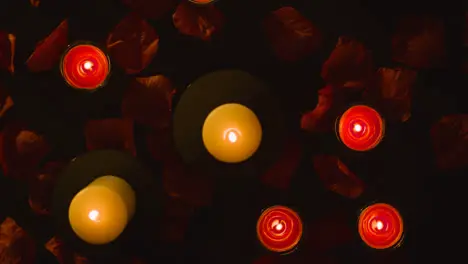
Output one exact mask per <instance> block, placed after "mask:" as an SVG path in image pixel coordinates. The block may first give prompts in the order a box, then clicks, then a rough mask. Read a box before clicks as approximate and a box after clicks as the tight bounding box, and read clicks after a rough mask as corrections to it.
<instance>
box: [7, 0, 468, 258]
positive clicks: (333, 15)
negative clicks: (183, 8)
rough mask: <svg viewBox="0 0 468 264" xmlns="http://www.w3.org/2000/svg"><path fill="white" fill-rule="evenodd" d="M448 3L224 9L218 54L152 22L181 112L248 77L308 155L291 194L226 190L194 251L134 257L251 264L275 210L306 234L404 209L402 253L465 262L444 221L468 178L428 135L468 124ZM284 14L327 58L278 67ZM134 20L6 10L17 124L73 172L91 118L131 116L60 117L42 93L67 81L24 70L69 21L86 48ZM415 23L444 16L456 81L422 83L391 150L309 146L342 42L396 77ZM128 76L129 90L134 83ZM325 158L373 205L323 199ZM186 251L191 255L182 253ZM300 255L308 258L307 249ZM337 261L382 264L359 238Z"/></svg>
mask: <svg viewBox="0 0 468 264" xmlns="http://www.w3.org/2000/svg"><path fill="white" fill-rule="evenodd" d="M446 2H447V3H449V2H450V4H451V6H448V4H447V3H444V2H438V1H434V3H432V2H430V1H400V0H398V1H367V0H366V1H364V0H344V1H339V0H320V1H318V0H315V1H299V0H297V1H292V0H291V1H286V0H284V1H276V0H269V1H266V0H256V1H254V0H237V1H235V0H220V1H219V2H218V3H217V7H218V8H219V9H220V10H221V11H222V12H223V14H224V15H225V18H226V21H227V24H226V27H225V28H224V30H223V32H221V34H220V35H219V36H216V37H215V38H214V39H213V41H211V42H208V43H207V42H202V41H199V40H195V39H193V38H190V37H186V36H182V35H181V34H179V33H178V32H177V30H176V29H175V28H174V26H173V25H172V20H171V14H169V15H168V16H167V17H166V18H163V19H160V20H158V21H149V22H150V24H151V25H153V26H154V27H155V28H156V30H157V32H158V34H159V35H160V39H161V41H160V50H159V51H158V55H157V56H156V58H155V59H154V60H153V61H152V63H151V64H150V65H149V67H147V68H146V69H145V70H144V71H143V72H141V73H139V74H138V76H152V75H156V74H164V75H165V76H168V77H169V78H170V79H171V80H172V81H173V82H174V83H175V85H176V87H177V89H178V93H177V94H176V96H175V99H174V101H175V102H174V103H177V98H178V96H180V94H181V93H182V92H183V90H184V87H186V85H187V84H189V83H190V82H192V81H193V80H194V79H196V78H197V77H198V76H200V75H202V74H203V73H206V72H209V71H212V70H215V69H221V68H239V69H243V70H246V71H248V72H250V73H252V74H255V75H257V76H259V77H261V78H263V79H264V80H265V81H266V82H267V83H269V84H270V85H271V87H272V92H273V93H275V94H276V95H277V96H278V97H279V98H281V99H282V101H281V103H282V106H283V110H284V112H285V113H286V114H287V120H288V129H289V132H290V135H291V136H299V137H300V138H301V140H303V141H302V142H303V144H302V146H303V149H304V155H303V158H302V159H303V162H302V165H301V166H300V167H299V168H298V170H297V172H296V173H295V175H294V177H293V179H292V187H291V188H290V189H289V190H288V192H286V193H284V192H278V191H277V190H272V189H270V188H268V187H266V186H263V185H262V184H261V183H260V182H259V181H257V180H255V179H252V180H251V181H250V182H248V183H246V182H238V183H236V182H234V183H232V184H229V185H230V187H229V188H226V187H225V186H224V188H220V189H219V193H217V195H216V197H215V199H214V201H215V202H214V204H213V205H212V206H211V207H209V208H200V209H197V212H196V213H195V216H194V217H193V218H192V219H191V222H190V225H189V229H188V231H187V235H186V241H184V243H183V245H168V244H164V243H156V242H154V241H152V240H151V242H148V243H145V242H144V241H143V238H144V234H142V241H141V243H137V244H135V245H134V247H135V248H134V249H131V250H130V251H131V252H137V253H138V254H139V255H144V256H145V257H147V258H149V259H153V261H150V263H179V262H180V263H250V262H251V261H252V260H253V259H255V258H257V257H259V256H260V255H261V254H263V253H264V252H262V251H261V250H260V249H259V248H258V245H257V244H256V241H255V235H254V233H253V235H252V232H248V231H246V230H249V226H251V222H252V221H255V219H254V217H255V214H256V213H257V212H258V210H260V209H262V208H263V207H264V206H266V205H269V204H274V203H283V204H287V205H291V206H292V207H294V208H296V209H297V210H298V211H299V212H300V214H301V216H302V217H303V218H304V222H313V221H314V220H315V219H320V218H321V216H322V215H324V214H327V213H329V212H330V211H334V210H338V211H345V212H348V214H347V215H348V216H349V221H348V222H349V225H353V224H355V220H356V212H357V211H358V209H359V208H361V207H362V206H363V205H365V204H367V203H369V202H371V201H373V200H376V199H377V200H385V201H390V202H391V203H394V204H396V205H398V206H399V208H400V209H401V211H402V214H403V215H404V216H405V220H406V221H407V224H408V232H407V236H406V240H405V243H404V245H403V247H401V248H399V249H398V251H400V252H401V251H403V252H405V254H406V255H408V256H409V258H410V259H411V261H412V262H414V263H425V262H426V260H429V261H431V260H433V259H434V258H435V257H436V255H437V256H439V255H440V256H442V255H443V256H444V258H445V257H447V255H445V253H449V254H452V253H456V249H455V247H452V244H456V243H455V242H453V243H451V242H450V240H448V239H449V238H452V236H455V235H452V234H453V232H452V231H450V232H447V231H445V229H444V228H445V225H444V224H443V223H445V221H446V220H444V219H443V216H444V215H445V214H446V211H450V210H451V209H450V208H452V207H455V205H453V201H455V200H459V199H458V198H459V197H456V198H457V199H455V196H456V195H455V193H456V192H455V191H451V192H450V193H451V196H449V192H448V187H450V188H452V190H453V188H455V187H454V186H453V185H454V182H458V181H459V180H458V179H462V176H464V177H466V175H467V174H466V172H464V171H452V172H444V173H442V172H440V171H438V170H437V169H436V167H435V164H434V157H433V153H432V150H431V146H430V142H429V140H430V139H429V128H430V126H431V125H432V124H433V123H434V122H435V121H436V120H437V119H438V118H439V117H440V116H442V115H444V114H449V113H460V112H465V113H466V104H465V101H464V96H463V91H462V90H463V89H462V87H464V88H465V89H466V76H463V75H462V74H461V72H460V71H459V69H460V65H461V62H462V59H463V56H464V55H465V54H464V53H463V50H462V48H461V44H460V43H462V38H461V33H460V32H461V29H462V25H463V23H464V22H463V21H464V11H463V10H464V9H463V6H462V3H461V1H460V2H458V1H446ZM49 3H50V4H49ZM284 5H289V6H293V7H295V8H297V9H298V10H299V11H300V12H301V13H302V14H303V15H305V16H306V17H308V18H309V19H310V20H311V21H312V22H313V23H314V24H316V25H317V26H318V28H320V29H321V30H322V32H323V33H324V35H325V42H326V43H327V45H325V48H324V49H322V50H321V52H320V54H315V55H314V56H312V57H309V58H304V59H303V60H301V61H299V62H297V63H293V64H285V63H282V62H280V61H278V60H277V59H275V57H274V56H273V55H272V53H271V52H270V50H269V49H268V46H267V45H268V43H267V40H266V39H265V38H264V35H263V33H262V32H261V28H260V21H261V20H262V19H263V18H264V17H265V15H266V14H267V13H268V12H270V11H272V10H275V9H277V8H278V7H281V6H284ZM128 12H129V10H127V9H126V8H125V7H124V6H123V5H121V4H119V2H118V1H111V0H81V1H69V0H63V1H58V0H56V1H44V4H43V5H41V7H40V8H39V9H38V8H33V7H31V6H30V5H29V3H28V1H26V0H4V1H3V2H2V3H1V4H0V30H5V31H7V32H11V33H13V34H15V35H16V38H17V47H16V56H15V66H16V73H15V77H14V78H13V77H10V76H7V75H2V79H3V80H4V81H6V82H7V83H9V84H10V85H9V88H10V89H11V91H10V92H11V95H12V97H13V99H14V101H15V110H14V112H13V114H11V116H10V117H9V118H13V119H15V118H23V119H25V120H28V121H29V123H30V124H31V126H33V127H34V128H35V129H36V130H38V131H41V132H42V133H44V135H46V137H48V139H49V140H50V141H51V144H52V145H53V146H55V149H54V152H53V154H52V155H54V156H55V157H54V158H59V159H64V160H66V159H68V158H70V157H74V156H75V155H76V154H77V153H81V152H83V150H84V148H85V146H84V138H83V135H82V134H81V131H82V126H83V123H84V121H85V120H86V119H88V118H90V117H99V118H105V117H113V116H118V115H119V113H120V108H119V107H120V105H119V104H118V103H116V102H113V101H110V102H108V103H107V104H106V105H105V107H100V108H99V109H94V110H84V109H81V108H80V106H79V105H78V104H71V105H73V107H72V108H71V109H68V110H63V111H55V110H57V109H61V108H62V107H66V106H64V105H63V104H60V103H57V102H60V98H52V97H54V96H55V97H57V94H54V95H51V93H43V92H42V91H44V90H41V89H39V86H41V85H42V86H44V87H49V88H45V89H46V90H47V89H49V91H51V90H50V89H51V88H50V87H51V86H52V87H56V86H57V87H58V86H60V85H63V84H62V83H60V78H59V76H58V75H57V72H54V71H51V72H47V73H40V74H33V73H29V72H28V71H27V69H26V67H25V66H24V62H25V61H26V59H27V58H28V57H29V55H30V54H31V53H32V51H33V50H34V48H35V46H36V44H37V42H38V41H40V40H41V39H43V38H45V37H46V36H47V35H48V34H49V33H50V32H51V31H52V30H53V29H54V28H55V27H56V26H57V25H58V24H59V23H60V22H61V21H62V20H63V19H64V18H68V19H69V26H70V30H69V40H70V42H73V41H75V40H84V39H85V40H90V41H96V42H101V41H102V40H105V38H106V37H107V34H108V33H109V31H110V30H111V29H112V28H113V27H114V26H115V25H116V24H117V23H118V22H119V21H120V20H121V19H122V18H123V17H124V16H125V14H126V13H128ZM414 13H434V14H436V15H438V16H442V17H443V18H444V20H445V21H446V32H447V33H448V34H447V43H448V51H449V57H450V64H449V67H448V68H447V69H443V70H439V69H436V70H427V71H420V72H419V73H420V74H419V77H418V83H417V85H416V87H415V89H416V93H415V95H414V98H413V105H414V108H413V114H412V118H411V119H410V121H409V122H406V123H404V124H399V125H393V126H390V127H388V132H387V135H386V140H385V141H384V142H383V143H382V144H381V146H379V148H377V149H376V150H375V151H372V152H369V153H365V154H361V155H356V154H354V153H350V152H349V151H346V150H345V149H344V148H343V147H342V146H340V145H339V144H338V142H337V141H336V139H335V135H305V134H304V133H303V132H301V131H300V125H299V118H300V115H301V114H302V113H304V112H305V111H307V110H311V109H313V108H314V107H315V105H316V102H317V95H316V94H317V90H318V89H319V88H321V87H323V86H324V83H323V81H322V80H321V78H320V68H321V65H322V64H323V62H324V60H325V59H326V58H327V57H328V55H329V54H330V52H331V50H332V49H333V48H334V45H335V43H336V41H337V38H338V36H341V35H349V36H353V37H355V38H357V39H358V40H360V41H362V42H363V43H364V44H365V45H366V46H367V47H368V48H370V49H371V50H372V51H373V54H374V58H375V61H376V66H378V67H380V66H395V65H396V64H395V63H393V62H392V61H391V58H390V52H389V50H390V44H391V43H390V33H391V32H392V29H393V26H394V24H395V21H396V20H397V19H398V17H400V16H402V15H403V14H414ZM117 75H118V77H116V78H119V80H123V81H122V82H121V83H123V84H124V83H125V81H124V80H127V79H128V78H131V76H123V75H122V76H120V75H119V74H117ZM464 78H465V79H464ZM53 89H55V88H52V90H53ZM70 115H73V118H71V117H70ZM139 129H140V128H139V127H137V132H136V143H137V145H138V146H137V147H138V153H137V155H138V157H139V158H140V159H141V160H142V161H144V162H145V163H146V164H147V165H148V166H149V167H151V168H152V169H153V172H154V177H155V178H156V179H157V180H159V177H160V166H161V165H160V164H157V163H156V162H154V161H151V159H150V158H149V157H148V155H147V150H146V146H145V144H144V142H143V140H142V139H141V138H139V134H138V131H139ZM72 142H73V143H72ZM312 142H321V143H320V144H316V143H312ZM318 153H331V154H336V155H339V156H340V158H341V159H342V160H343V161H344V162H345V163H346V164H348V165H349V167H350V168H351V169H352V170H353V171H354V172H356V174H357V175H359V176H360V177H362V179H363V180H364V181H365V182H366V186H367V189H366V191H365V193H364V195H363V196H361V197H360V198H358V199H357V200H347V199H345V198H342V197H341V196H339V195H337V194H334V193H332V192H329V191H327V190H325V189H323V188H322V184H321V183H320V180H319V178H318V176H316V175H315V172H314V171H313V170H312V169H311V166H309V165H310V164H309V163H310V160H311V158H310V157H311V156H312V155H314V154H318ZM2 181H4V183H3V182H2V194H1V195H2V196H5V197H8V198H5V199H2V202H3V203H4V205H2V206H3V207H2V212H1V213H2V215H4V216H7V215H11V216H12V217H13V218H14V219H15V220H16V221H17V222H18V223H19V225H21V226H22V227H23V228H25V229H26V230H27V231H28V233H30V234H31V235H32V236H33V237H35V239H36V241H37V243H38V245H41V244H44V243H45V242H46V241H47V240H48V239H49V238H50V237H51V236H52V235H53V233H54V227H53V224H52V222H51V220H50V219H48V218H39V217H37V216H34V215H33V214H32V213H31V212H30V209H29V207H28V205H27V203H26V196H27V194H26V190H25V189H24V187H23V186H21V185H19V184H18V183H15V182H6V181H9V180H8V179H5V178H4V177H2ZM449 183H451V185H450V186H449ZM226 185H227V184H226ZM455 185H456V183H455ZM7 186H8V187H7ZM13 186H17V187H13ZM12 197H14V199H13V198H12ZM462 198H463V197H462ZM464 199H466V197H465V198H464ZM459 201H461V200H459ZM239 212H244V213H242V214H239ZM439 219H441V221H439ZM447 222H449V221H447ZM141 232H143V233H144V230H141ZM434 234H437V239H436V238H435V237H434ZM180 248H182V249H183V250H182V252H183V254H180V253H179V252H180ZM207 248H209V249H210V250H207ZM442 248H444V249H442ZM445 248H447V249H446V250H445ZM42 254H44V255H43V256H42V257H43V258H44V259H42V260H39V262H38V263H47V262H46V261H53V260H52V259H53V258H51V259H50V260H45V259H46V258H48V257H50V256H47V253H46V252H42ZM294 254H303V253H301V249H299V250H298V252H297V253H294ZM328 254H331V255H333V256H335V258H336V259H338V260H339V263H370V259H372V258H371V257H369V256H372V255H373V254H376V253H375V252H372V251H370V250H367V249H365V247H364V246H363V245H362V244H361V243H360V242H359V239H357V237H356V239H355V240H354V241H352V242H350V243H347V244H345V245H340V246H337V247H336V248H334V249H333V250H331V251H330V252H328ZM311 261H312V260H311ZM52 263H53V262H52ZM310 263H313V262H310ZM440 263H445V261H443V262H440ZM446 263H448V262H446Z"/></svg>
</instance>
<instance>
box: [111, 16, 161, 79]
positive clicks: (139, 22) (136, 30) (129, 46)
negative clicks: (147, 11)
mask: <svg viewBox="0 0 468 264" xmlns="http://www.w3.org/2000/svg"><path fill="white" fill-rule="evenodd" d="M158 48H159V36H158V35H157V34H156V32H155V31H154V28H153V27H152V26H150V25H149V24H148V22H146V21H145V20H143V19H142V18H140V17H139V16H138V15H136V14H135V13H131V14H129V15H128V16H126V17H125V18H124V19H123V20H122V21H121V22H120V23H119V24H118V25H117V26H116V27H115V29H114V30H113V31H112V32H111V33H110V34H109V37H108V38H107V49H108V50H109V53H110V54H111V55H112V57H113V58H114V59H115V61H116V63H117V64H118V65H119V66H120V67H122V68H123V69H125V71H126V72H127V73H129V74H134V73H138V72H140V71H141V70H143V69H144V68H146V67H147V66H148V65H149V64H150V62H151V61H152V60H153V58H154V56H156V54H157V52H158Z"/></svg>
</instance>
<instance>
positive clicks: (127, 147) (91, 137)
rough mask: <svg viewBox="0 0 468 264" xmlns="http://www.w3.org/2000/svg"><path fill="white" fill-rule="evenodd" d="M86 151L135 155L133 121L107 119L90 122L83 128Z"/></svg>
mask: <svg viewBox="0 0 468 264" xmlns="http://www.w3.org/2000/svg"><path fill="white" fill-rule="evenodd" d="M85 136H86V146H87V148H88V150H96V149H116V150H122V151H127V152H129V153H131V154H133V155H135V153H136V151H135V143H134V137H133V121H132V120H129V119H118V118H109V119H103V120H90V121H88V123H87V124H86V127H85Z"/></svg>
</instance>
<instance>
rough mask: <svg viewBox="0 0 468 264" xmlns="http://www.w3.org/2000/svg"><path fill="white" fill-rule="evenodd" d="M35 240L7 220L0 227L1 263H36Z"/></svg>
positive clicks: (13, 221)
mask: <svg viewBox="0 0 468 264" xmlns="http://www.w3.org/2000/svg"><path fill="white" fill-rule="evenodd" d="M35 255H36V247H35V242H34V240H33V239H32V238H31V237H30V236H29V235H28V234H27V233H26V232H25V231H24V230H23V229H22V228H21V227H20V226H18V225H17V224H16V222H15V220H13V219H11V218H9V217H8V218H6V219H5V221H3V223H2V224H1V225H0V263H5V264H6V263H34V258H35Z"/></svg>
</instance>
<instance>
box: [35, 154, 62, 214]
mask: <svg viewBox="0 0 468 264" xmlns="http://www.w3.org/2000/svg"><path fill="white" fill-rule="evenodd" d="M64 166H65V164H63V163H59V162H49V163H47V164H46V165H45V166H44V168H43V169H42V171H41V173H40V174H38V175H37V176H36V177H35V178H34V180H33V181H32V182H31V184H30V185H29V189H30V190H29V206H30V207H31V208H32V209H33V211H34V212H35V213H37V214H40V215H47V214H49V213H50V209H51V205H52V193H53V189H54V186H55V182H56V180H57V177H58V175H59V172H60V171H61V169H62V168H63V167H64Z"/></svg>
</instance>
